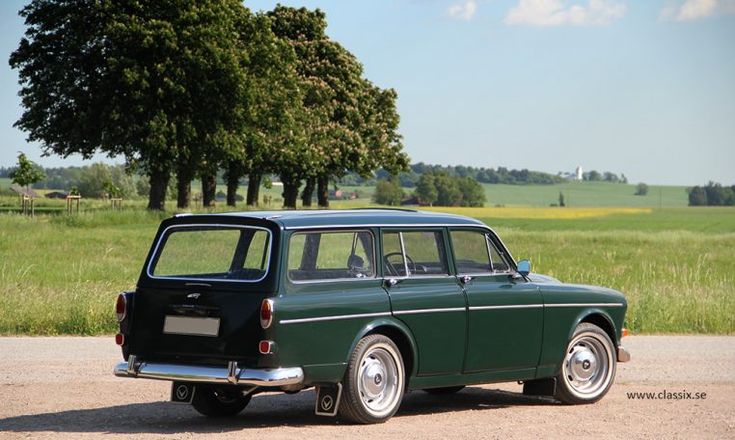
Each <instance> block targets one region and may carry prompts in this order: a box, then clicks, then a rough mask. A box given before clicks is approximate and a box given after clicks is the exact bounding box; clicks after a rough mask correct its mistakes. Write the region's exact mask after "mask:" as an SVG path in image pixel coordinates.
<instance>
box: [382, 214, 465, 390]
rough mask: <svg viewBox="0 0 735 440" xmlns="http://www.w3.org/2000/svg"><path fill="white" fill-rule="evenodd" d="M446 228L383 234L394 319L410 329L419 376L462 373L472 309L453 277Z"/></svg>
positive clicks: (385, 267)
mask: <svg viewBox="0 0 735 440" xmlns="http://www.w3.org/2000/svg"><path fill="white" fill-rule="evenodd" d="M447 244H448V243H447V239H446V237H445V234H444V229H443V228H434V229H422V230H411V229H402V230H383V231H382V252H383V276H384V278H385V280H386V282H385V286H386V290H387V292H388V294H389V295H390V301H391V307H392V311H393V315H394V316H395V317H396V318H398V319H400V320H401V321H403V322H404V323H405V324H406V325H407V326H408V328H409V329H410V330H411V332H412V334H413V337H414V340H415V341H416V345H417V347H418V354H419V359H418V375H419V376H427V375H435V374H458V373H460V372H461V371H462V363H463V360H464V350H465V338H466V331H467V310H466V302H465V296H464V292H463V291H462V289H461V287H460V286H459V285H457V282H456V278H455V277H454V276H453V275H451V274H450V268H449V263H448V258H447V251H446V249H447Z"/></svg>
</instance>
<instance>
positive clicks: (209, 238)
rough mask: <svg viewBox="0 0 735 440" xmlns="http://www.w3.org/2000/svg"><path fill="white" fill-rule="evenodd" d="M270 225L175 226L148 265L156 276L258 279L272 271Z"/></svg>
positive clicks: (163, 238)
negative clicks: (270, 264) (270, 261)
mask: <svg viewBox="0 0 735 440" xmlns="http://www.w3.org/2000/svg"><path fill="white" fill-rule="evenodd" d="M270 247H271V237H270V231H268V230H267V229H260V228H253V227H239V226H237V227H227V226H219V225H218V226H210V225H196V226H173V227H170V228H168V229H166V231H164V233H163V236H162V238H161V241H160V243H159V245H158V246H157V248H156V253H155V255H154V256H153V259H152V260H151V263H150V265H149V267H148V275H149V276H150V277H152V278H177V279H195V280H228V281H229V280H233V281H248V282H255V281H260V280H262V279H263V278H265V275H266V274H267V273H268V260H269V257H270Z"/></svg>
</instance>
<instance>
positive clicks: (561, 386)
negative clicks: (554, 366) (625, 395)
mask: <svg viewBox="0 0 735 440" xmlns="http://www.w3.org/2000/svg"><path fill="white" fill-rule="evenodd" d="M615 366H616V363H615V346H614V344H613V342H612V341H611V340H610V337H609V336H608V335H607V333H605V331H604V330H602V329H601V328H600V327H598V326H596V325H593V324H589V323H582V324H579V326H577V328H576V329H575V330H574V335H573V336H572V339H571V341H569V345H568V346H567V351H566V354H565V355H564V361H563V362H562V366H561V372H560V373H559V375H558V376H557V377H556V383H557V386H556V394H555V396H554V397H556V398H557V399H559V400H560V401H562V402H564V403H568V404H581V403H594V402H597V401H598V400H600V399H601V398H602V396H604V395H605V394H606V393H607V391H608V390H609V389H610V386H611V385H612V383H613V379H614V378H615Z"/></svg>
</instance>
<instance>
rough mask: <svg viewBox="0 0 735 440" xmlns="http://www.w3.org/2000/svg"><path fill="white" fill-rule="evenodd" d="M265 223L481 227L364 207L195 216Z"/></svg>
mask: <svg viewBox="0 0 735 440" xmlns="http://www.w3.org/2000/svg"><path fill="white" fill-rule="evenodd" d="M222 216H226V217H240V218H253V219H260V220H268V221H272V222H274V223H276V224H278V225H279V226H280V227H282V228H283V229H305V228H313V227H330V226H331V227H344V226H346V227H351V226H387V227H390V226H422V225H423V226H463V225H464V226H485V224H484V223H482V222H480V221H479V220H475V219H473V218H470V217H465V216H461V215H454V214H446V213H442V212H428V211H415V210H408V209H389V208H366V209H330V210H290V211H244V212H224V213H217V214H205V215H197V217H199V218H201V217H222Z"/></svg>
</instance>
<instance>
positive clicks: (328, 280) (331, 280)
mask: <svg viewBox="0 0 735 440" xmlns="http://www.w3.org/2000/svg"><path fill="white" fill-rule="evenodd" d="M346 232H367V233H368V234H370V237H371V238H372V246H373V275H372V276H369V277H362V278H326V279H322V280H301V281H297V280H292V279H291V275H290V274H289V271H290V269H289V268H288V263H289V255H288V251H290V250H291V239H292V238H293V237H294V236H295V235H306V234H309V233H319V234H322V233H327V234H329V233H338V234H340V233H346ZM377 252H378V248H377V246H376V243H375V234H373V231H371V230H370V229H365V227H364V226H358V227H357V228H352V229H332V227H331V226H330V227H329V228H325V229H319V228H315V229H314V230H312V231H303V232H295V233H293V234H291V235H290V236H289V237H288V249H287V250H286V252H285V254H286V279H287V280H288V282H289V283H291V284H317V283H335V282H345V281H366V280H371V281H374V280H377V279H378V267H377V261H376V257H377Z"/></svg>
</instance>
